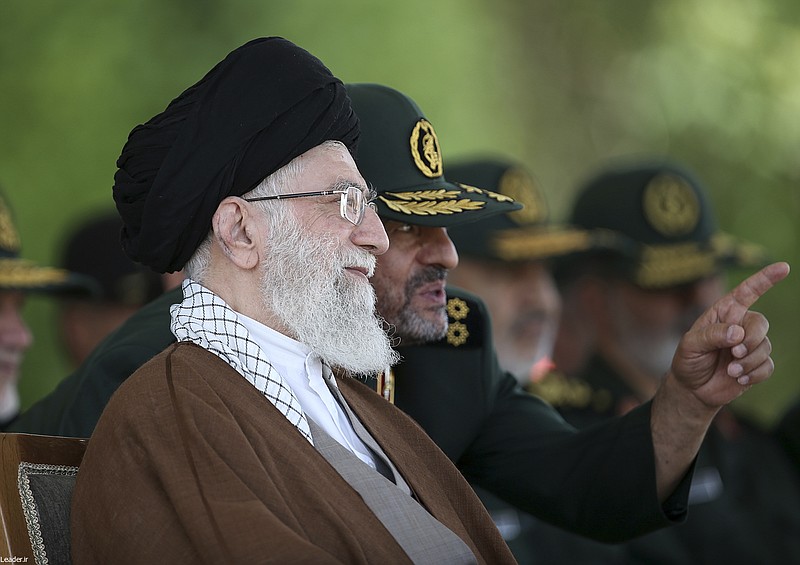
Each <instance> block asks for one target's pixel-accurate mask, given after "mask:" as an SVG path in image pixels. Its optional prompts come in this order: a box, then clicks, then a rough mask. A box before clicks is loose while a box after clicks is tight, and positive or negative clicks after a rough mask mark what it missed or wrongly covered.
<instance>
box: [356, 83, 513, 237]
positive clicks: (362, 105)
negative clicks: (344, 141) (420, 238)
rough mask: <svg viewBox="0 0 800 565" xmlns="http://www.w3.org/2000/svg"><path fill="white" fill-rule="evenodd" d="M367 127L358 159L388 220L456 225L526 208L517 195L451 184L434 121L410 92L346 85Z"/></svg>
mask: <svg viewBox="0 0 800 565" xmlns="http://www.w3.org/2000/svg"><path fill="white" fill-rule="evenodd" d="M345 87H346V89H347V93H348V95H349V96H350V101H351V104H352V107H353V109H354V110H355V112H356V115H357V116H358V119H359V123H360V126H361V138H360V141H359V149H358V157H357V159H356V163H357V165H358V168H359V170H360V171H361V174H362V175H363V176H364V178H365V179H366V181H367V183H368V184H369V185H370V186H371V187H372V188H374V189H375V191H376V193H377V199H376V200H375V203H376V204H377V206H378V215H380V216H381V218H384V219H387V220H395V221H398V222H403V223H408V224H419V225H424V226H435V227H450V226H454V225H458V224H461V223H465V222H471V221H475V220H478V219H481V218H485V217H487V216H492V215H495V214H502V213H503V212H511V211H513V210H519V209H520V208H522V206H521V205H520V204H518V203H517V202H515V201H514V199H513V198H511V197H509V196H505V195H502V194H499V193H496V192H493V191H490V190H484V189H482V188H478V187H475V186H472V185H461V184H458V183H452V182H449V181H448V180H447V179H446V178H445V172H444V171H445V166H444V162H443V159H442V152H441V149H440V147H439V139H438V137H437V135H436V131H435V130H434V128H433V125H432V124H431V123H430V122H429V121H428V120H427V119H426V118H425V116H424V115H423V114H422V111H421V110H420V109H419V107H418V106H417V105H416V103H415V102H414V101H413V100H411V99H410V98H409V97H408V96H406V95H405V94H403V93H401V92H399V91H397V90H394V89H392V88H389V87H387V86H382V85H379V84H367V83H363V84H347V85H345Z"/></svg>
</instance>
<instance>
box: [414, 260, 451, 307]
mask: <svg viewBox="0 0 800 565" xmlns="http://www.w3.org/2000/svg"><path fill="white" fill-rule="evenodd" d="M446 278H447V269H443V268H442V267H425V269H424V270H422V271H420V272H419V273H417V274H415V275H414V276H413V277H411V278H410V279H408V283H406V300H410V299H411V296H412V295H413V294H414V291H416V290H417V289H418V288H419V287H421V286H422V285H424V284H427V283H431V282H438V281H443V280H445V279H446Z"/></svg>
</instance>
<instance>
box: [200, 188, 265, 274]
mask: <svg viewBox="0 0 800 565" xmlns="http://www.w3.org/2000/svg"><path fill="white" fill-rule="evenodd" d="M211 228H212V230H213V231H214V240H215V243H216V244H218V246H219V248H220V249H221V251H222V252H223V253H224V254H225V256H226V257H227V258H228V259H229V260H230V261H232V262H233V263H234V264H236V265H237V266H238V267H240V268H242V269H247V270H249V269H253V268H255V267H256V266H257V265H258V263H259V250H260V238H261V237H262V235H261V233H260V232H259V230H258V229H257V228H258V222H257V221H256V217H255V216H254V214H253V209H252V208H251V207H250V206H249V205H248V203H247V202H245V201H244V200H242V199H241V198H238V197H235V196H229V197H228V198H226V199H225V200H223V201H222V202H221V203H220V205H219V206H217V211H216V212H215V213H214V217H213V218H212V220H211Z"/></svg>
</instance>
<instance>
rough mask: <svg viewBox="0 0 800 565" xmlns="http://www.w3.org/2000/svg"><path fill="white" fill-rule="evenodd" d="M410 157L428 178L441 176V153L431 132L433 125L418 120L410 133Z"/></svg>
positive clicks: (426, 121) (433, 133) (434, 135)
mask: <svg viewBox="0 0 800 565" xmlns="http://www.w3.org/2000/svg"><path fill="white" fill-rule="evenodd" d="M409 142H410V144H411V156H412V157H413V158H414V164H415V165H416V166H417V168H418V169H419V170H420V171H421V172H422V174H423V175H425V176H426V177H428V178H432V179H434V178H438V177H440V176H442V153H441V151H440V150H439V139H438V138H437V137H436V132H435V131H433V125H432V124H431V123H430V122H429V121H428V120H425V119H420V120H419V121H417V123H416V125H414V129H413V130H412V131H411V138H410V139H409Z"/></svg>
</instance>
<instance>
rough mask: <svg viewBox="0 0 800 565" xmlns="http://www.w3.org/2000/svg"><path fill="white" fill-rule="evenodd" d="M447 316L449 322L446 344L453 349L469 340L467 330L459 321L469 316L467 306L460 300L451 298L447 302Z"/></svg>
mask: <svg viewBox="0 0 800 565" xmlns="http://www.w3.org/2000/svg"><path fill="white" fill-rule="evenodd" d="M447 315H448V316H450V318H451V321H450V323H449V324H448V325H447V343H449V344H450V345H452V346H453V347H458V346H460V345H464V344H465V343H466V342H467V339H468V338H469V330H468V329H467V326H466V325H465V324H464V323H463V322H462V321H461V320H464V319H465V318H466V317H467V316H468V315H469V306H468V305H467V303H466V301H464V300H462V299H461V298H451V299H449V300H448V301H447Z"/></svg>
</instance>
